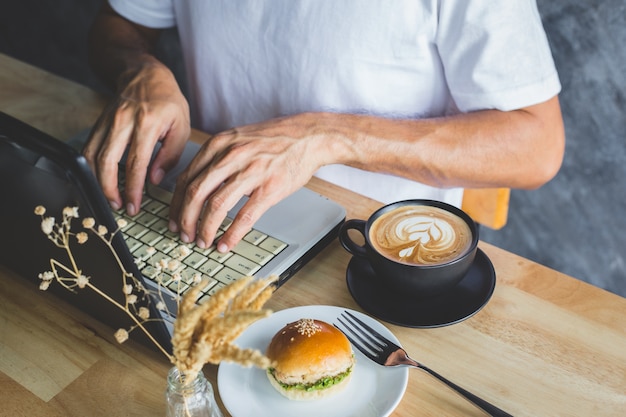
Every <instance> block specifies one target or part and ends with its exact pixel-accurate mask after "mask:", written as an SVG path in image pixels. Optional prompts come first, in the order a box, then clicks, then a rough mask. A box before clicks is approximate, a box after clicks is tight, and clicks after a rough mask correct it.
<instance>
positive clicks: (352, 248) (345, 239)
mask: <svg viewBox="0 0 626 417" xmlns="http://www.w3.org/2000/svg"><path fill="white" fill-rule="evenodd" d="M365 223H366V222H365V220H357V219H351V220H346V221H345V222H344V223H343V224H342V225H341V228H340V229H339V242H340V243H341V246H343V248H344V249H345V250H347V251H348V252H350V253H351V254H353V255H355V256H360V257H365V256H366V251H365V245H363V246H362V245H358V244H356V243H355V242H354V241H353V240H352V239H351V238H350V236H349V235H348V231H349V230H351V229H353V230H356V231H358V232H359V233H361V234H362V235H363V238H365Z"/></svg>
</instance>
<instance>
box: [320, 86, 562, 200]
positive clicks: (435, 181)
mask: <svg viewBox="0 0 626 417" xmlns="http://www.w3.org/2000/svg"><path fill="white" fill-rule="evenodd" d="M324 120H325V121H326V122H324ZM320 125H321V126H323V128H324V129H326V130H327V132H326V135H325V137H326V138H327V140H328V141H329V142H332V144H331V145H328V146H325V147H326V148H327V149H331V148H330V146H331V147H332V152H329V155H330V154H331V153H332V155H330V158H333V160H332V161H331V160H330V159H329V160H327V161H324V162H325V163H343V164H345V165H349V166H353V167H355V168H360V169H365V170H369V171H377V172H385V173H389V174H394V175H398V176H402V177H406V178H409V179H412V180H415V181H419V182H422V183H424V184H428V185H432V186H436V187H456V186H458V187H468V188H480V187H510V188H523V189H531V188H536V187H539V186H541V185H542V184H544V183H546V182H547V181H549V180H550V179H551V178H552V177H553V176H554V175H555V174H556V172H557V171H558V169H559V168H560V165H561V161H562V158H563V152H564V133H563V125H562V119H561V113H560V108H559V105H558V100H557V99H556V98H554V99H552V100H550V101H548V102H546V103H541V104H538V105H536V106H531V107H528V108H525V109H521V110H516V111H511V112H501V111H496V110H486V111H479V112H475V113H468V114H461V115H457V116H452V117H447V118H436V119H424V120H394V119H386V118H379V117H374V116H362V115H331V114H325V115H323V116H322V122H321V124H320ZM322 136H324V135H322Z"/></svg>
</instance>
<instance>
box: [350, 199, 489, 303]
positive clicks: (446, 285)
mask: <svg viewBox="0 0 626 417" xmlns="http://www.w3.org/2000/svg"><path fill="white" fill-rule="evenodd" d="M379 219H380V220H379ZM377 220H378V222H377ZM429 222H431V223H429ZM373 227H374V228H375V231H374V233H373V234H374V237H373V236H372V235H371V233H372V228H373ZM390 228H391V229H390ZM350 230H356V231H358V232H359V233H360V234H361V235H363V238H364V239H365V243H364V244H363V245H360V244H358V243H356V242H354V241H353V240H352V239H351V238H350V236H349V233H348V232H349V231H350ZM376 230H377V231H378V232H376ZM454 233H458V234H459V236H457V237H454V236H452V237H451V234H454ZM460 234H463V236H460ZM390 236H391V237H390ZM398 236H401V237H402V238H400V237H398ZM451 239H456V241H454V242H452V240H451ZM478 239H479V237H478V227H477V225H476V223H475V222H474V221H473V220H472V219H471V218H470V217H469V216H468V215H467V213H465V212H464V211H462V210H461V209H459V208H457V207H454V206H452V205H450V204H447V203H443V202H440V201H434V200H405V201H399V202H395V203H391V204H388V205H386V206H384V207H382V208H380V209H378V210H377V211H376V212H374V213H373V214H372V215H371V216H370V217H369V219H367V220H356V219H352V220H347V221H346V222H345V223H344V224H343V225H342V227H341V229H340V230H339V241H340V242H341V245H342V246H343V247H344V248H345V249H346V250H347V251H348V252H350V253H351V254H353V255H354V256H357V257H360V258H363V259H365V260H367V261H368V262H369V264H370V265H371V266H372V268H373V270H374V272H375V274H376V279H378V280H379V281H380V285H381V286H383V287H386V288H389V289H392V290H394V291H399V292H402V293H403V294H407V293H408V294H410V295H412V296H415V297H426V296H434V295H437V294H441V293H443V292H445V291H447V290H449V289H451V288H453V287H454V286H455V285H457V284H458V283H459V282H460V281H461V280H462V279H463V277H464V276H465V275H466V273H467V271H468V270H469V268H470V266H471V265H472V262H473V261H474V257H475V255H476V250H477V247H478ZM425 242H426V243H425ZM451 242H452V243H451ZM445 248H447V249H446V250H448V252H446V250H444V249H445ZM385 251H387V252H385ZM385 253H386V254H385ZM400 255H406V256H404V257H403V256H400Z"/></svg>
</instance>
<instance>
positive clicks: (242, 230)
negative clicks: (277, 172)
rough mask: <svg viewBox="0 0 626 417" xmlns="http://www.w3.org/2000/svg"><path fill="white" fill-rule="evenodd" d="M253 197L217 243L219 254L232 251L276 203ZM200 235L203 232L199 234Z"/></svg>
mask: <svg viewBox="0 0 626 417" xmlns="http://www.w3.org/2000/svg"><path fill="white" fill-rule="evenodd" d="M258 195H259V194H256V195H252V196H251V197H250V199H249V200H248V201H247V202H246V203H245V204H244V205H243V206H242V207H241V209H240V210H239V212H238V213H237V215H236V216H235V218H234V219H233V222H232V224H231V225H230V227H229V228H228V229H227V230H226V231H225V232H224V234H223V235H222V236H221V237H220V239H219V242H218V243H217V250H218V252H221V253H225V252H228V251H230V250H232V249H233V248H234V247H235V246H236V245H237V243H239V242H240V241H241V239H243V238H244V236H246V234H248V232H250V230H252V228H253V227H254V224H255V223H256V222H257V221H258V220H259V219H260V218H261V216H262V215H263V214H264V213H265V212H266V211H267V210H268V209H269V208H270V207H271V206H272V205H273V204H275V202H273V201H270V200H269V199H267V198H259V197H257V196H258ZM199 233H200V234H201V233H202V231H200V232H199Z"/></svg>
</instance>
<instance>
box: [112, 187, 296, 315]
mask: <svg viewBox="0 0 626 417" xmlns="http://www.w3.org/2000/svg"><path fill="white" fill-rule="evenodd" d="M164 193H166V192H164ZM159 197H161V198H159ZM159 197H157V196H151V195H148V194H144V197H143V200H142V205H141V210H140V211H139V213H138V214H137V215H135V216H129V215H128V214H127V213H126V211H125V210H124V209H120V210H117V211H114V216H115V218H116V220H118V219H124V220H126V225H125V226H124V227H123V228H122V230H121V231H122V234H123V236H124V239H125V240H126V243H127V245H128V248H129V249H130V252H131V253H132V254H133V256H134V257H135V259H136V262H137V264H138V266H139V270H140V271H141V272H142V274H143V275H144V277H145V278H147V279H149V280H152V281H154V282H155V283H157V284H159V285H161V286H162V287H164V288H168V289H170V290H171V291H172V292H173V293H174V294H184V293H185V292H186V291H187V290H188V289H189V288H190V287H191V286H193V285H194V283H198V282H200V280H205V282H206V286H205V287H204V288H203V289H202V291H201V293H200V295H199V297H198V300H197V302H198V303H203V302H205V301H206V300H207V299H208V298H209V297H210V296H211V295H212V294H213V293H215V291H217V290H218V289H220V288H221V287H223V286H225V285H227V284H229V283H231V282H233V281H235V280H237V279H239V278H241V277H243V276H246V275H254V274H255V273H256V272H257V271H259V269H261V267H263V266H264V265H266V264H267V263H268V262H269V261H271V260H272V259H273V258H274V257H275V256H276V255H278V254H279V253H280V252H281V251H283V250H284V249H285V248H286V247H287V244H286V243H285V242H282V241H280V240H279V239H276V238H274V237H272V236H268V235H266V234H264V233H262V232H260V231H258V230H255V229H252V230H251V231H250V232H249V233H248V234H247V235H246V236H245V237H244V238H243V239H242V240H241V242H239V243H238V244H237V245H236V246H235V247H234V248H233V249H232V250H231V251H230V252H228V253H220V252H218V251H217V249H216V247H215V245H213V246H211V247H209V248H206V249H202V248H200V247H198V246H196V245H195V244H193V243H184V242H183V241H182V240H180V237H179V235H178V234H177V233H172V232H170V230H169V228H168V223H169V219H168V215H169V199H168V198H164V197H163V196H159ZM231 222H232V219H229V218H227V219H225V220H224V221H223V222H222V224H221V226H220V229H219V231H218V233H217V235H216V240H217V239H218V238H219V236H221V235H222V234H223V233H224V231H226V230H227V229H228V227H229V226H230V224H231ZM158 265H168V267H167V268H158V267H157V266H158Z"/></svg>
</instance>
